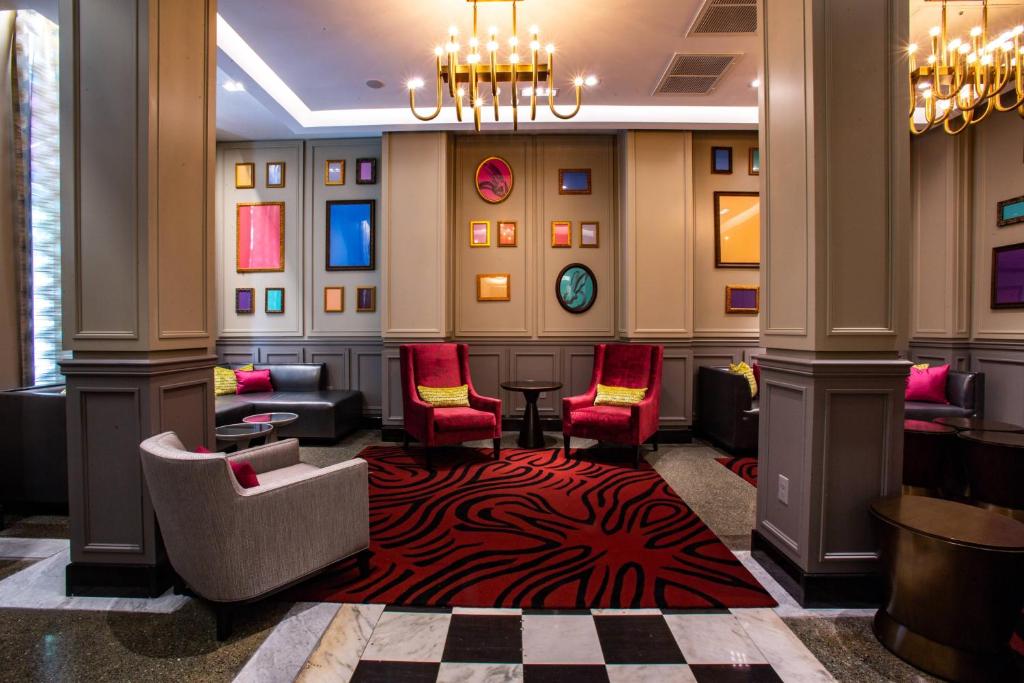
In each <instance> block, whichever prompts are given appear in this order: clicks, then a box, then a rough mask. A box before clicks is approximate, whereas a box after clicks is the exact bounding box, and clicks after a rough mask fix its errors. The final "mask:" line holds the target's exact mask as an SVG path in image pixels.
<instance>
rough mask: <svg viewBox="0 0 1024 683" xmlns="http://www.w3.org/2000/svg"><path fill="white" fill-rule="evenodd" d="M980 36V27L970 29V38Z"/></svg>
mask: <svg viewBox="0 0 1024 683" xmlns="http://www.w3.org/2000/svg"><path fill="white" fill-rule="evenodd" d="M980 35H981V27H980V26H975V27H974V28H972V29H971V38H977V37H978V36H980Z"/></svg>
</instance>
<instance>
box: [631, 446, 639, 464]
mask: <svg viewBox="0 0 1024 683" xmlns="http://www.w3.org/2000/svg"><path fill="white" fill-rule="evenodd" d="M639 468H640V444H637V445H636V446H635V447H634V448H633V469H639Z"/></svg>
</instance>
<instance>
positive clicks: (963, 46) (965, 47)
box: [957, 43, 971, 55]
mask: <svg viewBox="0 0 1024 683" xmlns="http://www.w3.org/2000/svg"><path fill="white" fill-rule="evenodd" d="M970 51H971V46H970V45H968V44H967V43H963V44H961V45H960V47H959V48H957V52H959V53H960V54H962V55H965V54H967V53H968V52H970Z"/></svg>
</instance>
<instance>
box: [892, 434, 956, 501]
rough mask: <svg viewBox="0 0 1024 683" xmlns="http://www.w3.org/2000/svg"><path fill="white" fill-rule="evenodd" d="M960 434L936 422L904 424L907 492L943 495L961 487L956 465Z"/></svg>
mask: <svg viewBox="0 0 1024 683" xmlns="http://www.w3.org/2000/svg"><path fill="white" fill-rule="evenodd" d="M956 435H957V431H956V429H954V428H953V427H948V426H946V425H942V424H937V423H935V422H925V421H923V420H904V421H903V493H905V494H911V495H923V496H942V495H945V494H947V493H950V492H955V491H956V489H957V488H959V487H958V486H957V485H956V483H955V474H954V463H953V459H954V454H955V451H956V445H957V441H956Z"/></svg>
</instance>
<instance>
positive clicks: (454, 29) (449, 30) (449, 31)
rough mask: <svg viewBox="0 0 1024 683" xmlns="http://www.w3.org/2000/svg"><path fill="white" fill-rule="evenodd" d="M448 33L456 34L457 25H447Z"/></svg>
mask: <svg viewBox="0 0 1024 683" xmlns="http://www.w3.org/2000/svg"><path fill="white" fill-rule="evenodd" d="M448 35H450V36H457V35H459V27H458V26H456V25H455V24H452V25H451V26H449V27H448Z"/></svg>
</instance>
